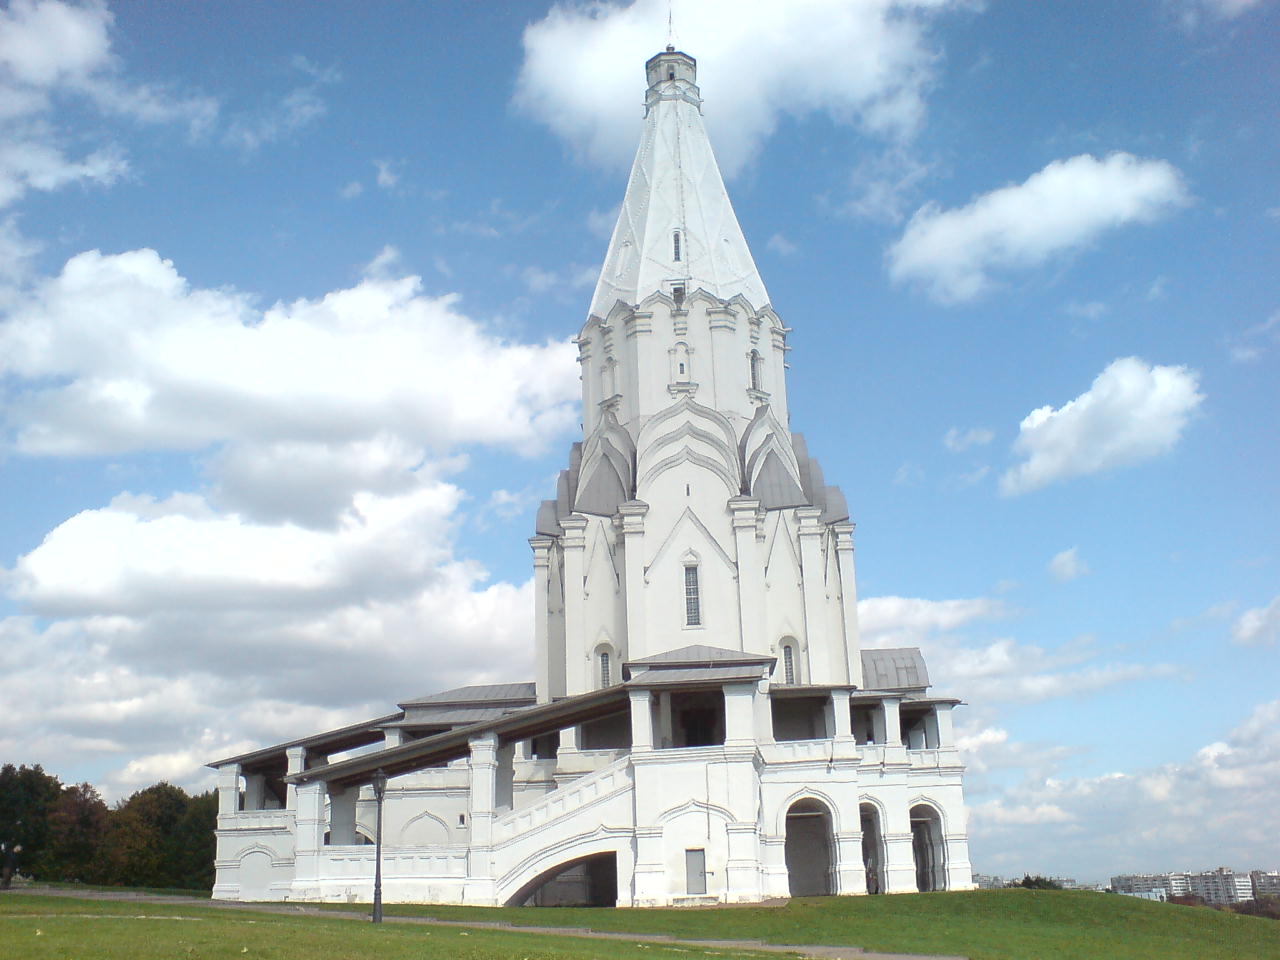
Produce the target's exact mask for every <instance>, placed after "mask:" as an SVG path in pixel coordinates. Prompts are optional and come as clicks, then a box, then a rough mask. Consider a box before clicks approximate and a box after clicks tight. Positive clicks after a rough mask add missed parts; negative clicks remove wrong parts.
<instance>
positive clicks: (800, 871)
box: [785, 799, 835, 897]
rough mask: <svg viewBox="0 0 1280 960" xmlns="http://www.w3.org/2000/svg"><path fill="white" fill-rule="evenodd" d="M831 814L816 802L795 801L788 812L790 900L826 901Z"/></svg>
mask: <svg viewBox="0 0 1280 960" xmlns="http://www.w3.org/2000/svg"><path fill="white" fill-rule="evenodd" d="M833 843H834V834H833V832H832V829H831V811H829V810H828V809H827V808H826V806H825V805H823V804H822V803H820V802H818V801H817V800H811V799H805V800H797V801H796V802H795V803H793V804H792V805H791V808H790V809H789V810H787V839H786V848H785V850H786V861H787V879H788V881H789V883H790V885H791V895H792V896H793V897H829V896H831V895H832V894H833V893H835V884H834V883H833V882H832V879H831V878H832V869H831V868H832V862H831V859H832V858H831V848H832V846H833Z"/></svg>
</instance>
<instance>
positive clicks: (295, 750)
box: [284, 747, 307, 810]
mask: <svg viewBox="0 0 1280 960" xmlns="http://www.w3.org/2000/svg"><path fill="white" fill-rule="evenodd" d="M284 756H285V773H286V774H287V775H292V774H295V773H301V772H302V771H303V770H305V769H307V748H306V747H288V748H287V749H286V750H285V752H284ZM284 797H285V802H284V805H285V808H286V809H288V810H296V809H298V788H297V786H296V785H294V784H292V783H290V784H287V785H286V786H285V789H284Z"/></svg>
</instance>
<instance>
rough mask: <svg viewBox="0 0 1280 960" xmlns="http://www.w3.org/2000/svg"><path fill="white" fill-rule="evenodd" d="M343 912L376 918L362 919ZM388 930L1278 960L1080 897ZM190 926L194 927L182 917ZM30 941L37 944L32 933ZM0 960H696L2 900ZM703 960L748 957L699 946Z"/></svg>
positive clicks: (480, 937)
mask: <svg viewBox="0 0 1280 960" xmlns="http://www.w3.org/2000/svg"><path fill="white" fill-rule="evenodd" d="M341 909H346V910H361V909H364V910H367V909H368V907H367V905H366V906H364V907H360V906H356V905H344V906H343V907H341ZM387 913H388V915H389V916H395V915H401V916H410V915H412V916H431V917H438V918H440V919H447V920H462V921H467V920H470V921H475V922H495V921H497V922H506V923H512V924H518V925H522V926H576V927H585V928H591V929H595V930H611V931H625V932H629V933H634V934H636V935H637V936H638V937H642V936H643V935H644V934H646V933H662V934H667V935H670V936H676V937H681V938H688V939H698V938H705V939H728V938H732V939H759V940H764V941H766V942H771V943H785V944H842V945H852V946H860V947H864V948H866V949H869V950H883V951H886V952H906V953H913V952H914V953H925V954H927V953H950V954H963V955H967V956H969V957H971V958H972V960H1153V958H1157V960H1276V958H1280V922H1277V921H1274V920H1264V919H1260V918H1257V917H1242V916H1238V915H1236V914H1231V913H1224V912H1220V911H1217V910H1209V909H1207V908H1203V907H1179V906H1174V905H1170V904H1162V903H1150V902H1148V901H1145V900H1138V899H1135V898H1132V897H1119V896H1110V895H1107V894H1100V893H1083V892H1077V891H1070V890H1063V891H1032V890H978V891H973V892H969V893H934V894H899V895H896V896H891V897H840V898H835V897H831V898H823V899H812V900H793V901H791V902H790V903H788V904H786V905H785V906H780V907H729V908H722V909H711V910H585V909H583V910H579V909H538V908H534V907H515V908H492V909H487V908H483V907H446V906H409V905H401V904H396V905H391V906H388V907H387ZM181 918H186V919H181ZM37 931H39V932H38V933H37ZM0 944H3V945H4V949H3V951H0V954H2V955H3V957H4V958H5V960H9V958H14V960H27V958H33V960H97V958H117V957H118V958H121V960H125V958H130V960H132V958H139V960H184V958H192V960H197V958H206V957H240V958H244V960H247V958H250V957H265V958H271V960H294V958H297V960H338V958H348V957H350V958H356V957H360V958H368V957H376V958H377V960H398V958H401V957H404V958H408V957H413V958H415V960H435V958H437V957H439V958H446V957H448V958H453V957H457V958H461V960H482V958H483V960H488V958H492V960H522V958H529V960H538V958H551V957H556V958H565V960H578V958H582V960H586V958H593V960H594V958H601V957H608V958H609V960H630V958H634V957H643V958H646V960H659V958H661V960H676V958H678V960H691V958H690V949H689V948H688V947H681V946H665V945H662V944H652V945H642V944H637V943H632V942H628V941H625V940H624V941H612V940H605V941H599V940H595V941H593V940H583V939H577V938H573V937H564V936H558V935H539V934H530V933H523V932H518V931H514V932H513V931H497V930H481V929H472V930H470V931H467V930H459V929H454V928H447V927H435V928H430V929H427V928H424V927H421V926H410V925H401V924H388V925H384V926H382V927H375V926H373V925H372V924H368V923H361V922H357V921H352V920H347V919H340V918H334V919H326V918H323V917H315V916H275V915H271V914H264V913H254V912H250V911H248V910H226V909H216V908H213V907H209V906H205V905H203V904H201V903H200V902H199V901H198V900H192V901H191V902H190V903H189V904H187V903H166V904H146V903H137V902H128V901H115V900H105V901H104V900H78V899H71V898H67V897H42V896H39V895H36V894H7V895H5V896H2V897H0ZM693 953H694V954H696V955H698V956H706V955H710V956H720V957H729V956H744V955H747V954H743V953H733V952H731V951H724V950H718V949H714V948H708V949H706V950H702V949H698V948H695V949H694V951H693Z"/></svg>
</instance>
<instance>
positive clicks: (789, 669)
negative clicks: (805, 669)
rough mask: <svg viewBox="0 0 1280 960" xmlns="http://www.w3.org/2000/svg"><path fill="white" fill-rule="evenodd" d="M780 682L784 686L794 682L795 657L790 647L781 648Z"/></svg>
mask: <svg viewBox="0 0 1280 960" xmlns="http://www.w3.org/2000/svg"><path fill="white" fill-rule="evenodd" d="M782 682H783V683H786V684H794V683H795V682H796V655H795V654H794V653H793V652H792V650H791V647H790V646H785V647H783V648H782Z"/></svg>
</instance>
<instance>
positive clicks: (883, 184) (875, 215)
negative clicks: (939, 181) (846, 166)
mask: <svg viewBox="0 0 1280 960" xmlns="http://www.w3.org/2000/svg"><path fill="white" fill-rule="evenodd" d="M934 167H935V164H931V163H925V162H924V161H922V160H920V159H919V158H918V157H917V156H916V155H915V154H914V152H912V151H911V150H909V149H907V148H906V147H905V146H903V145H902V144H894V145H892V146H890V147H889V148H888V149H886V150H885V151H884V152H883V153H881V154H879V155H877V156H873V157H868V158H866V159H864V160H862V161H861V162H859V163H858V165H857V166H856V167H855V168H854V170H853V173H852V174H851V175H850V187H851V189H852V191H853V199H851V200H850V201H849V202H848V203H847V204H845V206H844V210H845V212H846V213H850V214H852V215H853V216H856V217H864V218H866V219H868V220H875V221H879V222H881V223H891V224H898V223H901V222H902V220H903V218H904V217H905V216H906V211H907V210H908V209H909V208H910V207H912V206H914V205H915V202H914V201H915V199H916V197H917V196H918V195H919V193H920V189H921V187H922V186H923V184H924V182H925V181H926V180H927V179H928V178H929V176H930V175H931V174H932V173H933V171H934Z"/></svg>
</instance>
